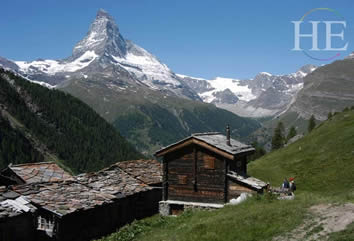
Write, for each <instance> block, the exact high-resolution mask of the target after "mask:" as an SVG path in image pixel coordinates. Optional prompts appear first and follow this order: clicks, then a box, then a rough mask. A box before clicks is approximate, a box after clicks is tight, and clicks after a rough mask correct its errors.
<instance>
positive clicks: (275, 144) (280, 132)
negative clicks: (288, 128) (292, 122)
mask: <svg viewBox="0 0 354 241" xmlns="http://www.w3.org/2000/svg"><path fill="white" fill-rule="evenodd" d="M284 140H285V137H284V124H283V122H281V121H280V122H279V123H278V125H277V127H276V128H275V130H274V135H273V138H272V150H277V149H280V148H282V147H283V146H284Z"/></svg>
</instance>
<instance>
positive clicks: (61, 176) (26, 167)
mask: <svg viewBox="0 0 354 241" xmlns="http://www.w3.org/2000/svg"><path fill="white" fill-rule="evenodd" d="M8 168H9V169H11V170H12V171H13V172H14V173H15V174H16V175H17V176H18V177H20V178H21V179H22V180H23V181H25V183H39V182H56V181H61V180H68V179H72V176H71V175H70V174H69V173H67V172H66V171H64V170H63V169H62V168H60V167H59V166H58V165H57V164H56V163H53V162H38V163H28V164H20V165H10V166H9V167H8Z"/></svg>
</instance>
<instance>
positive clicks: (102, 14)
mask: <svg viewBox="0 0 354 241" xmlns="http://www.w3.org/2000/svg"><path fill="white" fill-rule="evenodd" d="M99 17H106V18H110V17H111V16H110V15H109V14H108V12H107V11H106V10H104V9H102V8H101V9H99V10H98V11H97V15H96V18H99Z"/></svg>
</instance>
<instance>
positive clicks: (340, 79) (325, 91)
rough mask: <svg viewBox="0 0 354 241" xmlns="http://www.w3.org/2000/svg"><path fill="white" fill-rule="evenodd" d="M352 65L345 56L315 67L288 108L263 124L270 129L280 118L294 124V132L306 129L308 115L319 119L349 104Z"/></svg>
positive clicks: (351, 100)
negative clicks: (342, 58)
mask: <svg viewBox="0 0 354 241" xmlns="http://www.w3.org/2000/svg"><path fill="white" fill-rule="evenodd" d="M353 67H354V59H353V58H349V57H348V58H346V59H344V60H338V61H335V62H333V63H330V64H327V65H324V66H321V67H319V68H317V69H316V70H315V71H313V72H312V73H311V74H309V75H307V76H306V77H305V78H304V87H303V88H302V89H301V90H300V91H299V92H298V94H297V95H296V98H295V99H294V100H293V101H292V103H291V105H290V106H289V108H288V109H287V110H286V111H284V112H282V113H280V114H279V115H278V116H277V117H276V118H274V119H272V120H270V121H268V122H266V123H265V124H264V125H265V126H266V127H268V128H270V129H272V128H274V127H275V126H276V125H277V123H278V122H279V121H282V122H283V123H284V124H285V126H286V127H288V128H290V126H295V127H296V128H297V131H298V133H301V132H302V133H306V132H307V124H308V120H309V119H310V117H311V115H314V116H315V118H316V120H317V122H321V121H324V120H326V119H327V116H328V114H329V113H330V112H331V113H334V112H341V111H342V110H343V109H345V108H346V107H350V106H353V105H354V94H353V93H354V78H353V76H354V70H353V69H354V68H353Z"/></svg>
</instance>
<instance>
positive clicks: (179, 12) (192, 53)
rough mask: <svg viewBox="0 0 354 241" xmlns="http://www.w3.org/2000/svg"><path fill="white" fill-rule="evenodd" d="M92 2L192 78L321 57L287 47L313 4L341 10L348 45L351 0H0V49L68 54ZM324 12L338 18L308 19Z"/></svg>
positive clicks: (23, 55) (352, 45) (278, 68)
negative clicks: (296, 25)
mask: <svg viewBox="0 0 354 241" xmlns="http://www.w3.org/2000/svg"><path fill="white" fill-rule="evenodd" d="M99 8H103V9H105V10H107V11H108V12H109V13H110V14H111V15H112V16H113V17H114V18H115V20H116V22H117V24H118V25H119V28H120V31H121V33H122V34H123V36H124V37H125V38H127V39H130V40H132V41H134V42H135V43H137V44H138V45H140V46H142V47H143V48H145V49H147V50H148V51H150V52H151V53H153V54H154V55H155V56H157V57H158V58H159V59H160V60H161V61H162V62H164V63H166V64H167V65H168V66H169V67H170V68H171V69H172V70H173V71H174V72H176V73H180V74H186V75H191V76H197V77H204V78H213V77H216V76H223V77H232V78H250V77H253V76H254V75H255V74H257V73H258V72H262V71H266V72H270V73H274V74H283V73H290V72H294V71H295V70H297V69H298V68H299V67H301V66H302V65H304V64H316V65H322V64H326V63H328V62H323V61H316V60H313V59H310V58H308V57H306V56H305V55H304V54H303V53H302V52H295V51H291V49H292V48H293V47H294V27H293V24H292V23H291V21H297V20H299V19H300V18H301V17H302V16H303V15H304V14H305V13H306V12H308V11H309V10H311V9H314V8H331V9H335V10H336V11H337V12H338V13H340V15H341V17H342V18H343V19H344V20H345V21H346V23H347V28H346V30H345V41H346V42H348V43H349V47H348V50H347V51H344V52H340V53H341V56H345V55H348V54H349V53H351V52H352V51H353V50H354V14H353V12H354V11H353V10H354V1H350V0H336V1H334V0H331V1H329V0H311V1H308V0H307V1H305V0H301V1H300V0H297V1H284V0H272V1H262V0H259V1H236V0H220V1H216V0H213V1H212V0H129V1H127V0H100V1H97V0H85V1H84V0H75V1H72V0H71V1H68V0H35V1H28V0H2V1H1V15H0V34H1V35H0V36H1V37H0V56H3V57H6V58H9V59H13V60H34V59H37V58H44V59H47V58H49V59H60V58H65V57H68V56H70V55H71V50H72V48H73V46H74V45H75V43H76V42H78V41H79V40H80V39H82V38H83V37H84V36H85V34H86V32H87V30H88V28H89V25H90V23H91V22H92V21H93V19H94V18H95V15H96V12H97V10H98V9H99ZM311 17H312V19H311ZM332 17H333V18H334V19H331V18H332ZM326 18H328V19H327V20H338V19H335V18H336V16H333V14H332V15H331V13H330V12H326V13H325V12H323V11H322V12H321V13H319V12H317V13H314V14H312V15H309V16H308V18H307V20H320V21H322V20H325V19H326ZM310 30H311V29H310V28H308V29H306V26H305V27H304V29H303V31H304V32H306V31H310ZM339 30H340V29H339ZM339 30H338V29H337V30H336V28H334V31H339ZM320 33H322V32H321V31H320ZM319 39H320V41H322V40H323V39H324V38H320V37H319ZM338 41H339V40H338ZM307 42H308V41H305V40H304V46H305V47H307V44H309V43H307ZM335 44H340V43H339V42H338V43H335ZM338 46H339V45H338ZM316 54H318V53H316ZM321 54H322V55H323V56H324V55H327V57H328V55H332V53H328V52H326V53H320V55H321Z"/></svg>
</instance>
